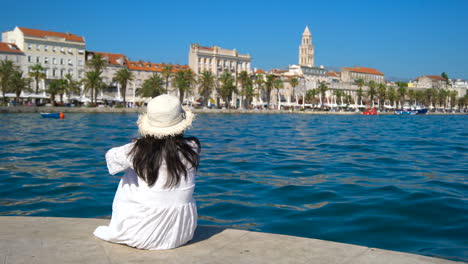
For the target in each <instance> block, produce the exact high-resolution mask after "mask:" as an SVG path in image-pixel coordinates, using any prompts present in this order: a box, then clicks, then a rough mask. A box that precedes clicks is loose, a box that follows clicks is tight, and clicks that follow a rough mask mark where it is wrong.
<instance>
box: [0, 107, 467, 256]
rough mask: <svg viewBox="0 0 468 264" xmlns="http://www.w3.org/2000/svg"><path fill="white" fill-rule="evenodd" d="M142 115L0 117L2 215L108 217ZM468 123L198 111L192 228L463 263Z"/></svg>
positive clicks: (447, 119)
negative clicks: (111, 159)
mask: <svg viewBox="0 0 468 264" xmlns="http://www.w3.org/2000/svg"><path fill="white" fill-rule="evenodd" d="M136 119H137V114H104V113H103V114H66V118H65V119H64V120H59V119H43V118H41V117H40V115H39V114H1V115H0V185H1V188H0V215H28V216H58V217H98V218H108V217H110V215H111V212H112V209H111V205H112V199H113V196H114V193H115V190H116V188H117V184H118V181H119V177H120V176H122V174H118V175H117V176H111V175H109V174H108V172H107V168H106V163H105V160H104V155H105V153H106V151H107V150H108V149H110V148H111V147H115V146H119V145H123V144H125V143H128V142H129V141H131V140H132V139H134V138H136V137H138V131H137V127H136V124H135V121H136ZM467 121H468V116H464V115H447V116H358V115H352V116H340V115H335V116H334V115H326V116H322V115H294V114H265V115H263V114H247V115H245V114H244V115H240V114H239V115H238V114H229V115H228V114H199V115H198V116H197V118H196V120H195V122H194V124H193V128H192V129H191V130H189V131H187V133H186V134H187V135H190V136H196V137H198V138H199V139H200V141H201V144H202V156H201V165H200V168H199V172H198V175H197V187H196V190H195V194H194V195H195V198H196V200H197V205H198V213H199V224H202V225H217V226H223V227H230V228H240V229H246V230H253V231H262V232H271V233H280V234H288V235H295V236H302V237H310V238H317V239H325V240H331V241H338V242H344V243H351V244H358V245H363V246H368V247H376V248H384V249H390V250H397V251H404V252H410V253H416V254H423V255H429V256H436V257H442V258H447V259H453V260H462V261H468V201H467V194H468V185H467V178H468V166H467V165H468V162H467V153H468V130H467V127H468V126H467V124H468V123H467Z"/></svg>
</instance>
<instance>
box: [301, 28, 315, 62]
mask: <svg viewBox="0 0 468 264" xmlns="http://www.w3.org/2000/svg"><path fill="white" fill-rule="evenodd" d="M299 65H300V66H305V67H314V45H313V44H312V34H311V33H310V31H309V27H308V26H306V28H305V29H304V32H303V33H302V41H301V45H299Z"/></svg>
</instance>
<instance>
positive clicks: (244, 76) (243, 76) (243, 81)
mask: <svg viewBox="0 0 468 264" xmlns="http://www.w3.org/2000/svg"><path fill="white" fill-rule="evenodd" d="M237 80H238V81H239V82H240V85H241V87H242V88H241V90H240V94H241V107H244V95H245V88H246V86H247V83H248V82H249V81H250V76H249V73H247V71H241V72H240V73H239V77H238V78H237Z"/></svg>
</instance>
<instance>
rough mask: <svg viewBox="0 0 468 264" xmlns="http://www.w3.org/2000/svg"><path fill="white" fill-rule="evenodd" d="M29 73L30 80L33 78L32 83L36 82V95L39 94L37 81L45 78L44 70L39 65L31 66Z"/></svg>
mask: <svg viewBox="0 0 468 264" xmlns="http://www.w3.org/2000/svg"><path fill="white" fill-rule="evenodd" d="M30 69H31V70H30V72H29V76H30V77H31V78H34V81H35V82H36V94H37V93H38V92H39V81H40V80H42V79H45V78H46V74H45V73H44V68H43V67H42V66H41V64H39V63H36V64H34V65H33V66H31V68H30Z"/></svg>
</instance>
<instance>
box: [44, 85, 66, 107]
mask: <svg viewBox="0 0 468 264" xmlns="http://www.w3.org/2000/svg"><path fill="white" fill-rule="evenodd" d="M65 85H66V81H65V80H62V79H59V80H52V81H51V82H50V83H49V87H48V88H47V89H46V93H48V94H50V102H51V104H52V106H55V96H56V95H57V94H60V93H63V91H64V89H65Z"/></svg>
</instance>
